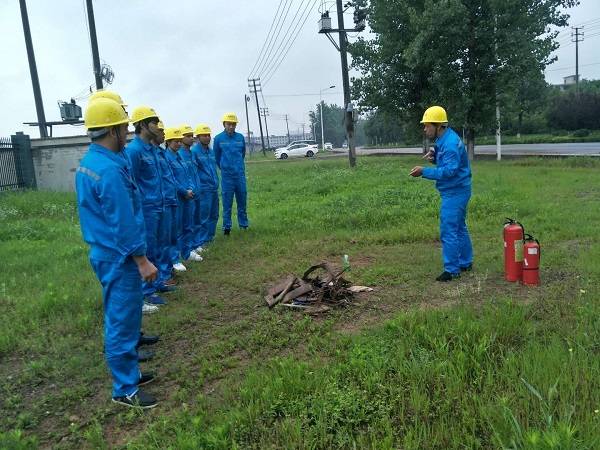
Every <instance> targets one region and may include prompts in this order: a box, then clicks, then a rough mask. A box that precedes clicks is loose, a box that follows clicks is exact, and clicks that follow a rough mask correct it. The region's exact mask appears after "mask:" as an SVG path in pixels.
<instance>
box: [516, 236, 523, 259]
mask: <svg viewBox="0 0 600 450" xmlns="http://www.w3.org/2000/svg"><path fill="white" fill-rule="evenodd" d="M521 261H523V241H522V240H517V241H515V262H521Z"/></svg>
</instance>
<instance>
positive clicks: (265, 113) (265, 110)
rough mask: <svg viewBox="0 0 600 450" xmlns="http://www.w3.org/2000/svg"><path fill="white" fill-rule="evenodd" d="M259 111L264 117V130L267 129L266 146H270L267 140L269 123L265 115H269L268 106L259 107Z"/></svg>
mask: <svg viewBox="0 0 600 450" xmlns="http://www.w3.org/2000/svg"><path fill="white" fill-rule="evenodd" d="M260 113H261V114H262V116H263V117H264V118H265V130H266V131H267V148H269V149H270V148H271V142H269V125H268V124H267V116H268V115H269V108H260Z"/></svg>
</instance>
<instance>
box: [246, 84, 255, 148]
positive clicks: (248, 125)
mask: <svg viewBox="0 0 600 450" xmlns="http://www.w3.org/2000/svg"><path fill="white" fill-rule="evenodd" d="M249 101H250V96H249V95H246V94H244V106H245V107H246V131H247V133H248V145H249V146H250V153H252V152H253V151H254V146H253V145H252V142H251V141H250V119H249V118H248V102H249Z"/></svg>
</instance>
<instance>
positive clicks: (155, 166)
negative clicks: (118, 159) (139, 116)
mask: <svg viewBox="0 0 600 450" xmlns="http://www.w3.org/2000/svg"><path fill="white" fill-rule="evenodd" d="M125 153H126V155H127V157H128V158H129V164H130V166H131V175H132V177H133V179H134V180H135V182H136V184H137V186H138V188H139V189H140V192H141V194H142V206H143V207H144V208H148V209H154V210H156V209H163V208H164V204H165V202H164V198H163V191H164V188H163V177H162V173H161V167H160V163H159V160H158V152H157V150H156V147H154V146H153V145H152V144H150V143H148V144H146V143H145V142H144V141H142V139H141V138H140V137H139V136H138V135H136V136H135V137H134V138H133V139H132V140H131V142H129V144H127V146H126V147H125Z"/></svg>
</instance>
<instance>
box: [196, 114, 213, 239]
mask: <svg viewBox="0 0 600 450" xmlns="http://www.w3.org/2000/svg"><path fill="white" fill-rule="evenodd" d="M194 135H195V137H196V143H195V144H194V145H193V146H192V155H193V157H194V162H195V163H196V167H197V169H198V177H199V182H200V186H199V187H200V190H199V193H200V198H201V199H202V201H201V202H200V225H201V234H200V246H201V248H204V247H206V245H207V244H208V243H209V242H211V241H212V240H213V239H214V237H215V232H216V229H217V221H218V220H219V175H218V174H217V162H216V160H215V154H214V151H213V149H212V148H210V139H211V136H210V135H211V130H210V127H209V126H208V125H206V124H200V125H198V126H197V127H196V129H195V130H194Z"/></svg>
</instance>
